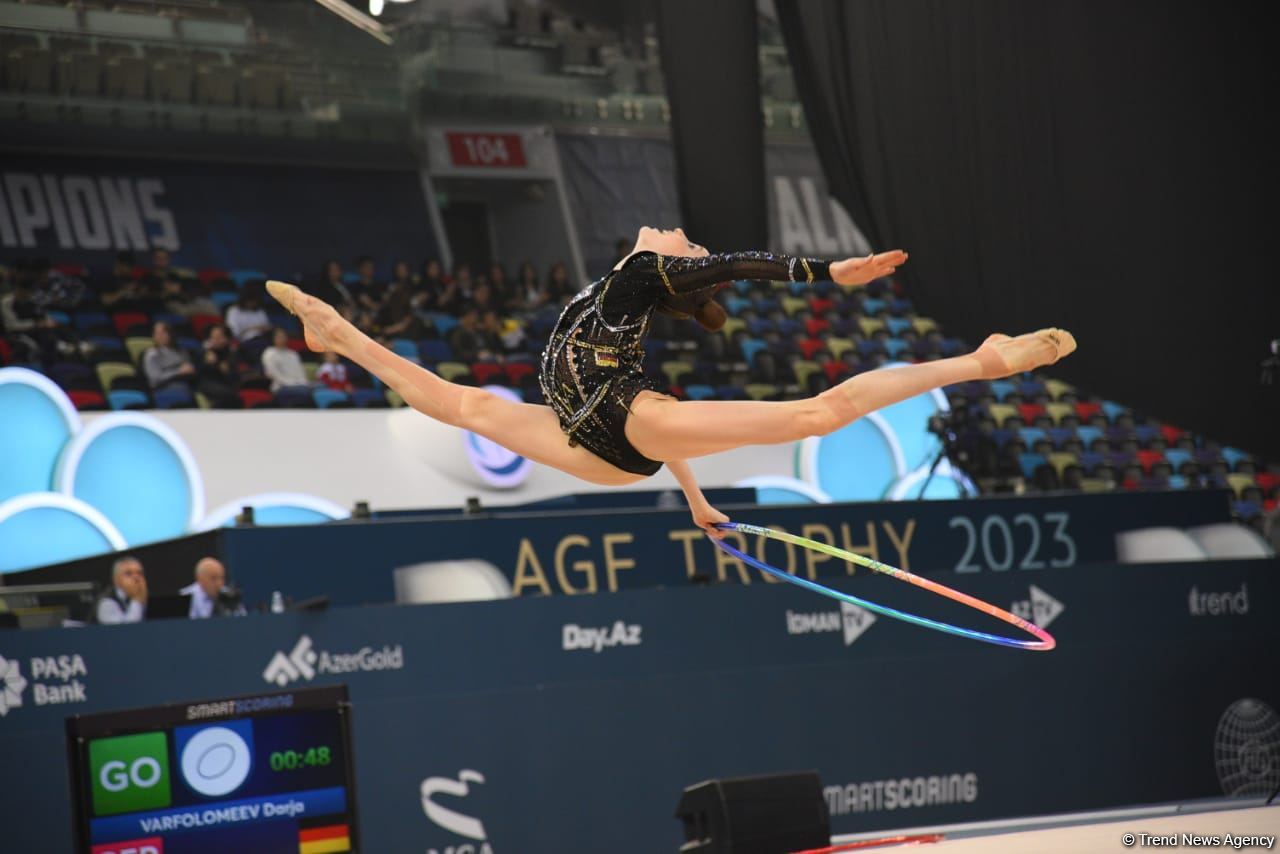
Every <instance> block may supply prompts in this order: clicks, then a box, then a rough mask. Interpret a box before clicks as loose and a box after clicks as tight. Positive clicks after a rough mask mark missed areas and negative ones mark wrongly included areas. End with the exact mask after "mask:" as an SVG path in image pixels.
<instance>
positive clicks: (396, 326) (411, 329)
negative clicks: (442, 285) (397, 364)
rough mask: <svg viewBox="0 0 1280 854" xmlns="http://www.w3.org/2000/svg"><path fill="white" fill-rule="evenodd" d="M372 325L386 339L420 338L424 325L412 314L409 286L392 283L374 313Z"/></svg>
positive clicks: (424, 332)
mask: <svg viewBox="0 0 1280 854" xmlns="http://www.w3.org/2000/svg"><path fill="white" fill-rule="evenodd" d="M374 325H375V326H377V328H378V330H379V332H381V334H382V335H384V336H386V337H388V338H413V339H418V338H422V337H423V336H425V335H426V334H427V327H426V324H424V323H423V322H422V319H421V318H420V317H418V315H417V314H415V313H414V310H413V291H412V289H411V287H410V286H409V285H404V284H400V283H398V282H397V283H392V284H391V285H390V286H389V287H388V288H387V289H386V295H385V296H384V298H383V301H382V304H381V305H380V306H378V308H377V310H376V312H375V313H374Z"/></svg>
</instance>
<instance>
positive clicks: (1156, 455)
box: [1137, 451, 1164, 474]
mask: <svg viewBox="0 0 1280 854" xmlns="http://www.w3.org/2000/svg"><path fill="white" fill-rule="evenodd" d="M1137 456H1138V462H1139V463H1141V464H1142V470H1143V471H1145V472H1147V473H1148V474H1150V473H1151V467H1152V466H1153V465H1155V464H1156V463H1159V462H1164V451H1138V454H1137Z"/></svg>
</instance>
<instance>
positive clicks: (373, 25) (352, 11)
mask: <svg viewBox="0 0 1280 854" xmlns="http://www.w3.org/2000/svg"><path fill="white" fill-rule="evenodd" d="M400 1H401V0H393V2H400ZM316 2H317V3H319V4H320V5H321V6H323V7H325V8H326V9H328V10H329V11H330V12H332V13H333V14H335V15H337V16H338V17H339V18H341V19H342V20H344V21H346V22H347V23H348V24H351V25H352V26H353V27H358V28H359V29H362V30H364V31H365V32H366V33H368V34H369V35H371V36H373V37H374V38H375V39H377V40H378V41H380V42H382V43H383V44H388V45H389V44H391V35H390V34H389V33H388V32H387V30H386V28H385V27H383V26H382V24H380V23H378V22H377V21H375V20H374V19H373V18H370V17H369V16H368V15H366V14H365V13H364V12H361V11H360V10H359V9H356V8H354V7H352V6H350V5H348V4H346V3H344V2H342V0H316ZM382 5H383V4H382V3H381V2H379V0H370V2H369V7H370V9H371V10H372V9H373V7H374V6H377V8H378V11H377V12H374V14H375V15H376V14H378V13H379V12H381V11H382Z"/></svg>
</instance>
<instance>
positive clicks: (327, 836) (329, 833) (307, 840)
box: [298, 824, 351, 854]
mask: <svg viewBox="0 0 1280 854" xmlns="http://www.w3.org/2000/svg"><path fill="white" fill-rule="evenodd" d="M350 850H351V831H350V830H349V829H348V828H347V826H346V825H345V824H330V825H326V826H325V827H307V828H301V829H299V830H298V854H335V852H338V851H350Z"/></svg>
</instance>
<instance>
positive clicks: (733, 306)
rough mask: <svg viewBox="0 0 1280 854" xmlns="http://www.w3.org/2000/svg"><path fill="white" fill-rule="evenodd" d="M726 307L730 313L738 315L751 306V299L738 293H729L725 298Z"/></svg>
mask: <svg viewBox="0 0 1280 854" xmlns="http://www.w3.org/2000/svg"><path fill="white" fill-rule="evenodd" d="M724 307H725V308H726V309H727V310H728V311H729V314H730V315H732V316H734V317H737V316H738V315H740V314H742V312H744V311H746V310H747V309H749V308H751V300H749V299H747V298H746V297H742V296H738V295H737V294H729V295H728V296H726V297H725V298H724Z"/></svg>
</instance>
